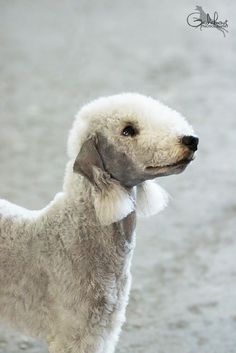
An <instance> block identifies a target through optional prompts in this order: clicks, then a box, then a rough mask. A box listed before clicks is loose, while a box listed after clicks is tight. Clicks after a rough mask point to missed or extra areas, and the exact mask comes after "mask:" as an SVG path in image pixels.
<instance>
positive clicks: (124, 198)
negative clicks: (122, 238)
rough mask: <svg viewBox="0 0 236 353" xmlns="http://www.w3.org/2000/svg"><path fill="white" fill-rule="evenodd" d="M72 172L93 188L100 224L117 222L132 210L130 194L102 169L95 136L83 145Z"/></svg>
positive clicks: (132, 201) (132, 204) (132, 203)
mask: <svg viewBox="0 0 236 353" xmlns="http://www.w3.org/2000/svg"><path fill="white" fill-rule="evenodd" d="M73 170H74V172H75V173H79V174H81V175H83V176H84V177H85V178H87V179H88V180H89V181H90V183H91V184H92V185H93V186H94V188H93V197H94V208H95V211H96V215H97V218H98V219H99V221H100V223H101V224H103V225H108V224H111V223H114V222H117V221H119V220H121V219H123V218H124V217H126V216H127V215H128V214H129V213H131V212H132V211H133V210H134V200H133V198H132V196H131V195H130V193H129V192H128V191H127V190H126V189H125V188H124V187H122V186H121V184H120V183H119V182H118V181H117V180H115V179H113V178H111V176H110V175H109V173H107V172H106V170H105V169H104V165H103V161H102V157H101V155H100V153H99V151H98V148H97V144H96V137H95V136H92V137H91V138H89V139H88V140H86V141H85V142H84V143H83V145H82V147H81V149H80V151H79V153H78V155H77V157H76V160H75V162H74V166H73Z"/></svg>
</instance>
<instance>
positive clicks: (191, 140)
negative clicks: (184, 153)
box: [182, 136, 199, 151]
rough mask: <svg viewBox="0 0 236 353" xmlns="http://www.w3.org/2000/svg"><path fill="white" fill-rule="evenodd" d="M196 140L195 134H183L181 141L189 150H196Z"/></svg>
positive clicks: (197, 139)
mask: <svg viewBox="0 0 236 353" xmlns="http://www.w3.org/2000/svg"><path fill="white" fill-rule="evenodd" d="M198 142H199V138H198V137H195V136H184V137H183V138H182V143H183V144H184V145H185V146H187V147H188V148H189V149H190V150H191V151H196V150H197V145H198Z"/></svg>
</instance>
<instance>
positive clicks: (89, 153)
mask: <svg viewBox="0 0 236 353" xmlns="http://www.w3.org/2000/svg"><path fill="white" fill-rule="evenodd" d="M94 168H98V169H100V171H101V172H105V170H104V166H103V162H102V158H101V156H100V154H99V152H98V149H97V146H96V136H92V137H90V138H89V139H88V140H86V141H85V142H84V143H83V145H82V147H81V149H80V151H79V153H78V155H77V157H76V160H75V162H74V166H73V170H74V172H76V173H79V174H81V175H83V176H84V177H86V178H87V179H88V180H89V181H90V182H91V183H92V184H96V180H95V174H94Z"/></svg>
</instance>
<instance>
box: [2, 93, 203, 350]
mask: <svg viewBox="0 0 236 353" xmlns="http://www.w3.org/2000/svg"><path fill="white" fill-rule="evenodd" d="M197 144H198V138H197V137H195V136H194V135H193V130H192V128H191V127H190V126H189V124H188V123H187V122H186V121H185V119H184V118H183V117H182V116H181V115H180V114H179V113H177V112H176V111H174V110H172V109H170V108H168V107H166V106H165V105H163V104H161V103H160V102H158V101H156V100H154V99H152V98H150V97H145V96H143V95H139V94H131V93H127V94H120V95H115V96H111V97H105V98H100V99H98V100H95V101H93V102H91V103H89V104H87V105H86V106H84V107H83V108H82V109H81V110H80V112H79V113H78V115H77V118H76V120H75V122H74V125H73V128H72V130H71V132H70V135H69V142H68V154H69V162H68V164H67V167H66V173H65V181H64V186H63V192H61V193H59V194H57V195H56V197H55V198H54V200H53V201H52V202H51V203H50V204H49V205H48V206H47V207H45V208H44V209H42V210H40V211H29V210H25V209H23V208H21V207H18V206H15V205H13V204H11V203H9V202H7V201H5V200H0V317H1V318H2V320H3V321H5V322H8V323H10V324H11V325H13V326H14V327H16V328H18V329H20V330H22V331H23V332H25V333H27V334H29V335H31V336H35V337H39V338H41V339H43V340H44V341H46V342H47V344H48V349H49V352H50V353H112V352H114V349H115V345H116V342H117V339H118V336H119V333H120V330H121V326H122V324H123V322H124V320H125V309H126V305H127V302H128V297H129V291H130V280H131V276H130V263H131V259H132V254H133V249H134V246H135V233H134V229H135V221H136V211H137V212H139V213H142V214H144V215H148V214H154V213H156V212H158V211H160V210H161V209H162V208H163V207H164V206H165V205H166V203H167V197H166V194H165V192H164V191H163V190H162V189H161V188H160V187H159V186H158V185H157V184H156V183H155V182H154V181H151V179H155V178H157V177H160V176H165V175H170V174H177V173H180V172H182V171H183V170H184V169H185V168H186V166H187V165H188V164H189V163H190V162H191V161H192V159H193V157H194V152H195V151H196V150H197Z"/></svg>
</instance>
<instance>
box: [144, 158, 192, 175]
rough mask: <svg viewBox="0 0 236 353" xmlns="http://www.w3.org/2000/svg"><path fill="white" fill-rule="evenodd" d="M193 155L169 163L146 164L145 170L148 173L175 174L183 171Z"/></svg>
mask: <svg viewBox="0 0 236 353" xmlns="http://www.w3.org/2000/svg"><path fill="white" fill-rule="evenodd" d="M193 159H194V157H193V156H192V157H191V158H182V159H180V160H179V161H177V162H175V163H171V164H165V165H157V166H148V167H146V168H145V170H146V171H147V172H148V173H151V174H154V175H155V174H156V175H157V176H159V175H160V176H162V175H168V174H177V173H180V172H181V171H183V170H184V169H185V168H186V167H187V165H188V164H189V163H190V162H192V161H193Z"/></svg>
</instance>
